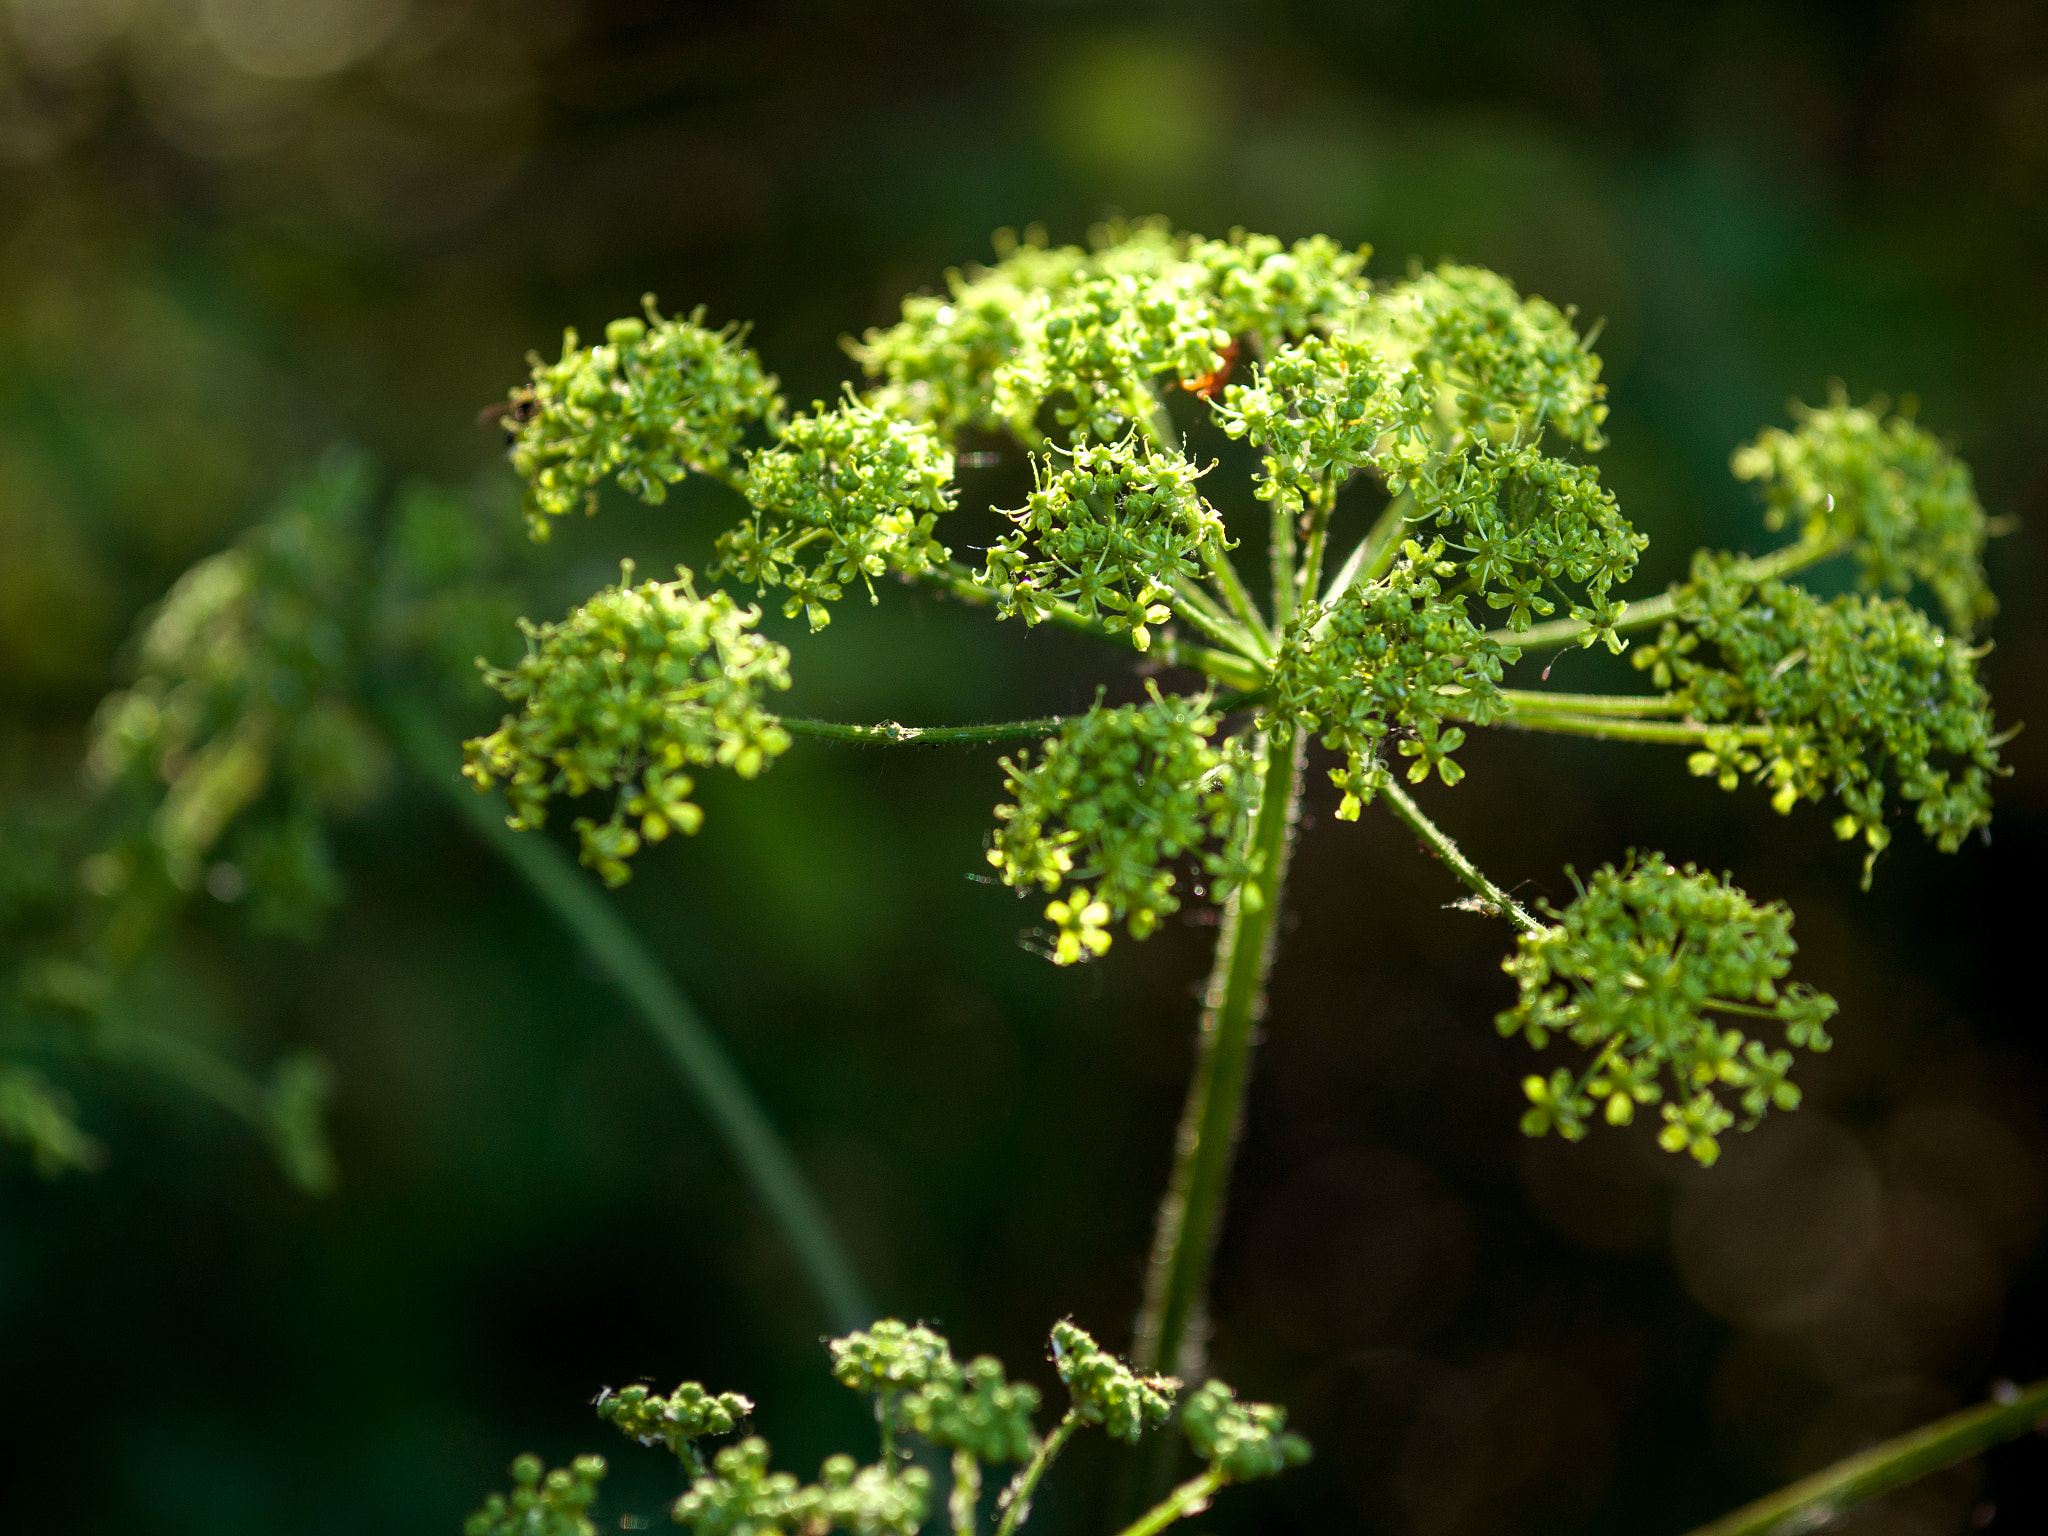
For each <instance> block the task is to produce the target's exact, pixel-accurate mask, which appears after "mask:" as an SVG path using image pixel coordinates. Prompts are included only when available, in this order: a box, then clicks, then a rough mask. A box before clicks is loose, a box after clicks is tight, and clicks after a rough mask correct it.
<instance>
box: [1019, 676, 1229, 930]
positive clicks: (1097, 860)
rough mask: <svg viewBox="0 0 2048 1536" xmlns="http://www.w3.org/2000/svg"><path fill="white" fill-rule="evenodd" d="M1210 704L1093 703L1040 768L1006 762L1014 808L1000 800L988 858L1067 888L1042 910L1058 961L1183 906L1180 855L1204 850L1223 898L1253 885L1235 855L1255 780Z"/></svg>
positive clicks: (1154, 923)
mask: <svg viewBox="0 0 2048 1536" xmlns="http://www.w3.org/2000/svg"><path fill="white" fill-rule="evenodd" d="M1207 702H1208V701H1207V700H1206V699H1205V698H1192V699H1191V698H1185V697H1178V696H1176V697H1162V696H1161V695H1160V693H1159V691H1158V689H1157V688H1156V687H1154V688H1152V698H1151V702H1149V703H1146V704H1136V705H1125V706H1122V707H1119V708H1116V709H1104V708H1102V707H1101V706H1100V705H1099V704H1098V705H1097V706H1096V707H1095V708H1094V709H1091V710H1090V711H1089V712H1088V713H1087V714H1085V715H1082V716H1080V717H1078V718H1077V719H1074V720H1070V721H1068V722H1067V724H1065V725H1064V726H1062V727H1061V729H1060V732H1059V734H1058V735H1057V736H1054V737H1051V738H1050V739H1048V740H1047V741H1046V742H1044V743H1043V744H1042V745H1041V747H1040V748H1039V752H1038V757H1037V760H1036V761H1035V762H1034V761H1032V760H1031V759H1030V758H1028V757H1023V756H1020V757H1018V758H1016V759H1014V760H1013V759H1010V758H1005V759H1004V760H1003V769H1004V772H1005V775H1006V777H1005V779H1004V781H1003V782H1004V787H1005V788H1006V789H1007V790H1008V791H1009V793H1010V794H1011V795H1013V796H1014V797H1015V803H1014V804H1010V805H1000V806H997V807H996V813H995V814H996V821H997V823H998V825H997V827H996V834H995V840H994V843H993V845H992V846H991V847H990V848H989V852H988V861H989V863H990V864H992V865H994V866H995V867H996V868H997V869H998V870H999V871H1000V872H1001V874H1002V878H1003V883H1004V884H1005V885H1009V886H1015V887H1025V886H1030V885H1038V886H1040V887H1042V888H1043V889H1044V890H1046V891H1047V892H1048V893H1051V892H1060V895H1059V897H1058V899H1057V900H1055V901H1053V902H1051V903H1050V904H1048V906H1047V907H1046V909H1045V915H1046V917H1047V919H1048V920H1050V921H1051V922H1052V923H1053V925H1054V926H1055V928H1056V930H1057V932H1058V938H1057V940H1056V941H1055V948H1054V952H1053V959H1054V960H1055V961H1056V962H1057V963H1059V964H1061V965H1072V964H1074V963H1075V962H1076V961H1078V960H1083V959H1087V958H1089V957H1092V956H1095V955H1100V954H1102V953H1103V952H1104V951H1106V950H1107V949H1108V948H1109V944H1110V936H1109V925H1110V924H1111V923H1112V922H1123V923H1125V924H1126V926H1127V927H1128V929H1129V931H1130V935H1131V937H1132V938H1134V939H1143V938H1147V937H1149V936H1150V935H1151V933H1152V932H1153V931H1154V930H1155V929H1156V928H1157V927H1158V925H1159V920H1160V919H1161V918H1162V917H1165V916H1167V915H1168V914H1170V913H1173V912H1177V911H1178V910H1180V898H1179V897H1178V896H1176V895H1175V894H1174V891H1175V886H1176V877H1175V875H1174V872H1173V870H1172V868H1171V865H1172V863H1173V861H1174V860H1176V859H1178V858H1179V857H1180V856H1181V855H1182V854H1184V853H1192V852H1196V851H1197V850H1201V859H1202V868H1203V869H1204V870H1205V871H1206V873H1207V876H1208V883H1207V887H1206V890H1207V894H1209V895H1210V896H1211V897H1212V898H1213V899H1214V900H1216V901H1219V902H1220V901H1222V900H1223V899H1224V897H1225V896H1226V895H1228V894H1229V892H1230V891H1231V890H1232V889H1236V888H1238V887H1240V886H1241V887H1242V890H1243V891H1244V893H1246V894H1247V895H1249V894H1250V893H1251V892H1253V891H1254V890H1255V889H1256V887H1254V886H1252V885H1248V884H1244V883H1243V882H1244V881H1245V880H1246V879H1247V877H1248V876H1249V875H1250V873H1251V871H1249V870H1247V869H1243V868H1240V867H1237V863H1236V862H1234V861H1235V860H1236V858H1237V855H1235V854H1234V853H1233V852H1232V850H1234V849H1236V848H1238V847H1239V846H1240V845H1241V843H1242V842H1243V829H1244V828H1245V827H1247V826H1249V824H1250V821H1251V818H1252V817H1253V816H1254V815H1256V813H1257V810H1258V794H1259V781H1258V775H1257V773H1256V772H1254V771H1253V764H1252V762H1251V761H1250V758H1249V755H1248V754H1247V752H1246V751H1245V749H1244V747H1243V746H1242V745H1241V744H1240V743H1239V742H1237V741H1236V740H1231V741H1227V742H1225V743H1224V745H1223V746H1222V747H1220V748H1218V747H1215V746H1212V745H1210V742H1209V738H1210V737H1211V736H1212V735H1214V734H1215V731H1216V726H1217V721H1216V717H1215V716H1213V715H1211V714H1208V713H1207V712H1206V706H1207ZM1212 842H1214V843H1216V844H1217V845H1218V846H1217V847H1215V848H1213V849H1211V848H1209V847H1207V845H1208V844H1210V843H1212ZM1063 887H1064V889H1062V888H1063ZM1203 889H1204V888H1203V887H1197V890H1198V892H1199V891H1201V890H1203Z"/></svg>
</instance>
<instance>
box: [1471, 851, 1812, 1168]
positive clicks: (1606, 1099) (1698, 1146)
mask: <svg viewBox="0 0 2048 1536" xmlns="http://www.w3.org/2000/svg"><path fill="white" fill-rule="evenodd" d="M1574 878H1575V879H1576V877H1574ZM1549 915H1550V916H1551V917H1552V918H1554V919H1555V923H1554V924H1553V925H1552V926H1550V927H1546V928H1543V929H1540V930H1539V931H1537V932H1535V933H1527V934H1524V935H1523V936H1522V938H1521V940H1520V942H1519V944H1518V945H1517V947H1516V952H1515V953H1514V954H1513V955H1511V956H1510V957H1509V958H1508V959H1507V960H1505V961H1503V962H1502V966H1503V969H1505V970H1506V971H1507V972H1508V974H1509V975H1511V976H1513V977H1514V978H1515V980H1516V983H1517V984H1518V986H1519V987H1520V994H1521V995H1520V998H1519V1000H1518V1001H1517V1002H1516V1004H1515V1006H1514V1007H1513V1008H1510V1009H1508V1010H1507V1011H1506V1012H1504V1013H1502V1014H1501V1015H1500V1017H1499V1019H1498V1020H1497V1021H1496V1022H1497V1023H1498V1025H1499V1027H1500V1032H1501V1033H1502V1034H1503V1035H1509V1036H1512V1035H1516V1034H1520V1035H1522V1036H1524V1037H1525V1038H1526V1039H1527V1040H1528V1042H1529V1044H1530V1045H1531V1046H1532V1047H1534V1048H1535V1049H1537V1050H1542V1049H1543V1047H1544V1046H1545V1045H1547V1044H1548V1043H1549V1041H1550V1037H1551V1036H1552V1035H1553V1034H1559V1035H1564V1036H1565V1037H1566V1038H1568V1039H1570V1040H1571V1041H1572V1043H1573V1044H1575V1045H1578V1046H1581V1047H1583V1048H1584V1049H1586V1050H1589V1051H1591V1052H1592V1053H1593V1059H1592V1062H1591V1064H1590V1065H1589V1066H1588V1067H1587V1068H1586V1069H1585V1071H1584V1072H1582V1073H1580V1074H1579V1075H1578V1076H1576V1077H1574V1076H1573V1074H1572V1073H1571V1072H1570V1071H1569V1070H1567V1069H1565V1068H1562V1067H1560V1068H1559V1069H1557V1071H1555V1072H1553V1073H1552V1074H1551V1076H1550V1077H1549V1078H1547V1079H1546V1078H1543V1077H1538V1076H1531V1077H1530V1078H1528V1079H1527V1080H1526V1081H1525V1082H1524V1084H1523V1088H1524V1090H1525V1092H1526V1093H1527V1094H1528V1097H1529V1103H1530V1108H1529V1111H1528V1113H1527V1114H1526V1115H1524V1116H1523V1119H1522V1129H1523V1131H1524V1132H1525V1133H1526V1134H1528V1135H1531V1136H1541V1135H1543V1134H1544V1133H1545V1132H1546V1131H1551V1130H1555V1131H1556V1132H1557V1133H1558V1134H1559V1135H1561V1136H1563V1137H1565V1138H1566V1139H1567V1140H1570V1141H1576V1140H1578V1139H1579V1138H1580V1137H1582V1136H1584V1135H1585V1134H1586V1128H1587V1124H1588V1122H1589V1120H1590V1119H1591V1117H1592V1115H1593V1113H1594V1109H1595V1105H1596V1103H1599V1104H1604V1106H1605V1115H1606V1119H1607V1122H1608V1124H1610V1125H1626V1124H1628V1123H1629V1121H1630V1120H1632V1119H1633V1118H1634V1115H1635V1106H1636V1105H1638V1104H1656V1103H1659V1102H1660V1101H1662V1100H1663V1098H1664V1093H1665V1089H1664V1087H1663V1086H1662V1085H1660V1083H1659V1081H1658V1079H1659V1076H1660V1074H1661V1075H1664V1076H1665V1077H1666V1078H1667V1081H1668V1084H1669V1087H1670V1090H1671V1101H1670V1102H1669V1103H1665V1104H1664V1105H1663V1117H1664V1121H1665V1124H1664V1129H1663V1130H1662V1131H1661V1132H1660V1133H1659V1135H1658V1138H1657V1139H1658V1144H1659V1145H1660V1146H1662V1147H1664V1148H1665V1150H1667V1151H1671V1152H1690V1153H1691V1154H1692V1155H1693V1157H1694V1158H1696V1159H1697V1160H1698V1161H1699V1162H1701V1163H1703V1164H1711V1163H1712V1162H1713V1161H1714V1160H1715V1159H1716V1158H1717V1157H1718V1156H1719V1155H1720V1142H1719V1140H1718V1137H1719V1136H1720V1133H1721V1132H1723V1131H1725V1130H1727V1129H1728V1128H1729V1127H1730V1126H1731V1125H1734V1124H1735V1114H1734V1111H1732V1110H1731V1109H1730V1108H1729V1107H1728V1106H1727V1104H1725V1103H1724V1102H1723V1101H1722V1097H1721V1095H1722V1094H1723V1093H1724V1092H1732V1093H1734V1094H1736V1095H1739V1099H1738V1102H1739V1103H1740V1105H1741V1108H1742V1111H1743V1113H1744V1114H1745V1115H1746V1116H1747V1117H1748V1119H1747V1120H1746V1121H1745V1122H1744V1124H1743V1126H1742V1129H1744V1130H1748V1129H1749V1128H1750V1127H1751V1126H1754V1125H1755V1124H1756V1123H1757V1122H1758V1121H1759V1120H1761V1119H1762V1118H1763V1117H1764V1115H1765V1114H1766V1113H1767V1112H1768V1111H1769V1110H1770V1109H1772V1108H1778V1109H1793V1108H1796V1107H1797V1106H1798V1104H1799V1090H1798V1088H1797V1087H1795V1086H1794V1085H1793V1084H1792V1083H1791V1082H1789V1081H1788V1080H1787V1074H1789V1073H1790V1071H1791V1069H1792V1054H1791V1052H1790V1051H1785V1050H1778V1051H1773V1050H1771V1049H1770V1048H1768V1047H1767V1046H1766V1045H1765V1044H1764V1043H1763V1042H1762V1041H1760V1040H1755V1039H1748V1038H1746V1037H1745V1036H1744V1035H1743V1033H1742V1031H1741V1030H1739V1029H1733V1028H1723V1027H1721V1025H1720V1024H1719V1023H1717V1022H1716V1020H1715V1019H1714V1018H1713V1017H1711V1015H1713V1014H1717V1013H1718V1014H1733V1015H1736V1016H1739V1017H1749V1018H1762V1019H1769V1020H1772V1021H1774V1022H1775V1023H1777V1024H1779V1025H1781V1026H1783V1028H1784V1031H1785V1039H1786V1041H1787V1042H1788V1043H1789V1044H1790V1045H1793V1046H1796V1047H1799V1048H1801V1049H1803V1050H1812V1051H1825V1050H1826V1049H1828V1047H1829V1046H1830V1045H1831V1044H1832V1043H1833V1042H1832V1041H1831V1040H1830V1039H1829V1037H1828V1033H1827V1029H1826V1024H1827V1021H1828V1019H1829V1018H1831V1017H1833V1015H1834V1013H1835V1000H1834V999H1833V998H1832V997H1829V996H1828V995H1827V994H1826V993H1824V992H1816V991H1814V990H1813V989H1812V988H1810V987H1807V986H1803V985H1800V984H1798V983H1794V984H1791V985H1788V986H1780V982H1781V981H1782V980H1783V978H1784V976H1785V973H1786V972H1787V971H1788V970H1790V969H1791V964H1792V956H1793V954H1794V953H1795V951H1796V950H1797V949H1798V946H1797V945H1796V944H1794V943H1793V942H1792V914H1791V912H1790V911H1788V910H1787V909H1786V908H1785V906H1784V905H1783V904H1782V903H1778V902H1770V903H1766V904H1764V905H1758V904H1757V903H1755V902H1752V901H1751V900H1750V899H1749V898H1748V897H1747V896H1746V895H1744V894H1743V893H1742V892H1741V891H1740V890H1738V889H1737V888H1736V887H1735V886H1734V885H1733V884H1731V883H1730V882H1729V881H1727V880H1726V879H1725V878H1724V879H1718V880H1717V879H1715V878H1714V877H1713V876H1712V875H1707V874H1702V873H1701V872H1700V871H1699V870H1698V869H1696V868H1695V867H1694V866H1692V865H1690V864H1688V865H1686V866H1685V867H1684V868H1682V869H1680V868H1676V867H1674V866H1673V865H1672V864H1670V863H1669V862H1668V861H1666V860H1665V858H1664V856H1663V855H1662V854H1655V853H1652V854H1646V855H1640V856H1638V855H1631V856H1630V858H1629V860H1628V862H1627V863H1626V864H1625V865H1624V866H1623V867H1622V868H1620V869H1615V868H1614V867H1613V866H1612V865H1609V866H1607V867H1605V868H1602V869H1601V870H1599V871H1598V872H1597V873H1596V874H1595V875H1594V876H1593V879H1592V881H1591V882H1590V883H1589V884H1587V885H1585V886H1582V887H1580V890H1579V894H1578V896H1577V898H1576V899H1574V900H1573V901H1572V902H1571V903H1570V905H1568V906H1567V907H1565V909H1564V910H1563V911H1556V910H1554V909H1553V910H1551V911H1550V913H1549Z"/></svg>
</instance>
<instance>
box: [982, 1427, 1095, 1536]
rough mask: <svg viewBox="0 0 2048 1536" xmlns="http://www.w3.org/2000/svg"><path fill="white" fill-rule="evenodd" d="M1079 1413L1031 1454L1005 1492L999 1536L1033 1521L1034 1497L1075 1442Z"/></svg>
mask: <svg viewBox="0 0 2048 1536" xmlns="http://www.w3.org/2000/svg"><path fill="white" fill-rule="evenodd" d="M1082 1422H1083V1421H1082V1418H1081V1415H1080V1413H1079V1411H1077V1410H1075V1409H1072V1408H1069V1409H1068V1410H1067V1411H1066V1413H1065V1414H1064V1415H1063V1416H1062V1417H1061V1419H1060V1421H1059V1423H1057V1424H1055V1425H1054V1426H1053V1428H1052V1433H1051V1434H1049V1435H1047V1436H1046V1437H1045V1438H1044V1439H1043V1440H1041V1441H1039V1442H1038V1449H1037V1450H1035V1451H1033V1452H1032V1453H1031V1459H1030V1460H1029V1461H1027V1462H1026V1463H1025V1464H1024V1466H1023V1468H1022V1470H1020V1471H1019V1472H1018V1473H1017V1475H1016V1477H1015V1478H1013V1479H1012V1480H1011V1482H1010V1486H1009V1487H1008V1488H1005V1489H1004V1490H1003V1496H1002V1511H1003V1513H1002V1518H1001V1519H1000V1520H999V1521H998V1522H997V1524H996V1536H1011V1533H1012V1532H1014V1531H1015V1530H1016V1529H1017V1527H1018V1526H1019V1525H1020V1524H1022V1523H1023V1522H1024V1521H1025V1520H1028V1519H1029V1518H1030V1517H1031V1495H1032V1494H1034V1493H1036V1492H1037V1491H1038V1480H1039V1479H1040V1478H1042V1477H1044V1476H1045V1469H1046V1468H1047V1467H1050V1466H1051V1465H1052V1464H1053V1462H1054V1461H1055V1460H1057V1459H1058V1457H1059V1454H1060V1452H1061V1451H1063V1450H1064V1449H1066V1444H1067V1442H1068V1441H1069V1440H1071V1439H1073V1438H1074V1431H1075V1430H1077V1429H1079V1428H1080V1427H1081V1424H1082Z"/></svg>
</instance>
